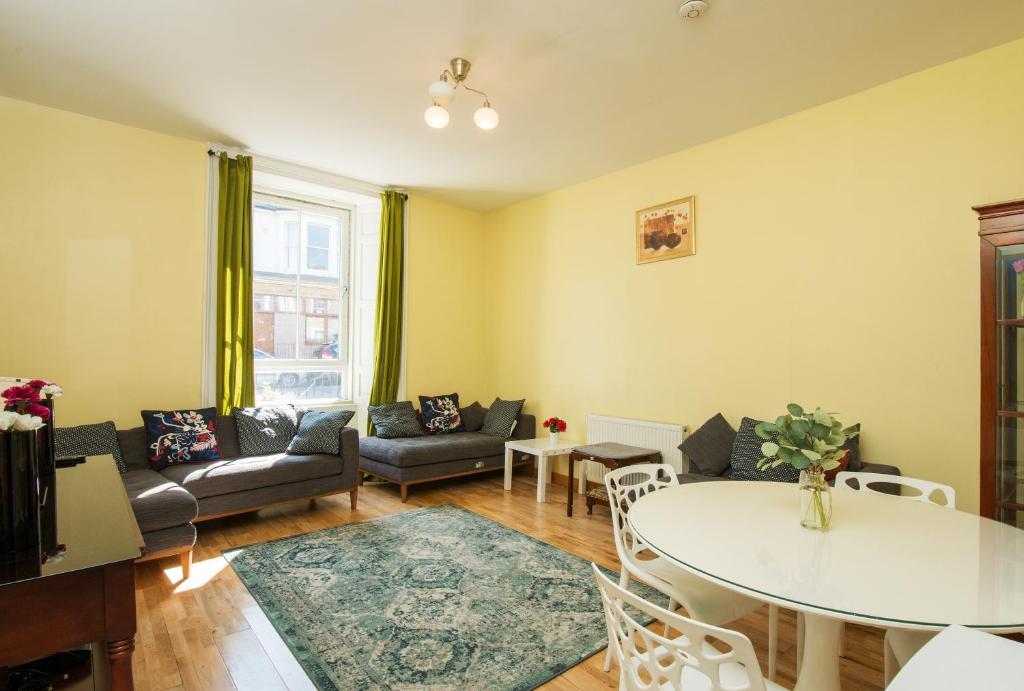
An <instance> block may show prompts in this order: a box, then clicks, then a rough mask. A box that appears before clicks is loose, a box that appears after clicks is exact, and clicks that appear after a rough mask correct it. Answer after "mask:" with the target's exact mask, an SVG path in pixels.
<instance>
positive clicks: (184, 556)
mask: <svg viewBox="0 0 1024 691" xmlns="http://www.w3.org/2000/svg"><path fill="white" fill-rule="evenodd" d="M191 573H192V550H189V551H187V552H182V553H181V580H183V581H184V580H187V579H188V577H189V575H191Z"/></svg>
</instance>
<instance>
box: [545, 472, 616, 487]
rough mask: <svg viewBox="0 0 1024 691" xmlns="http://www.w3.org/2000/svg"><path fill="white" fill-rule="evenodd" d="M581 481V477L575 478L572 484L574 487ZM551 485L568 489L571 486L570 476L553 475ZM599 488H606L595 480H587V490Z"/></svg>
mask: <svg viewBox="0 0 1024 691" xmlns="http://www.w3.org/2000/svg"><path fill="white" fill-rule="evenodd" d="M579 481H580V480H579V477H574V478H573V479H572V483H573V484H574V485H575V484H576V483H577V482H579ZM551 484H552V485H558V486H560V487H568V486H569V476H568V475H562V474H561V473H551ZM597 487H604V483H601V482H594V481H593V480H587V489H588V490H590V489H595V488H597Z"/></svg>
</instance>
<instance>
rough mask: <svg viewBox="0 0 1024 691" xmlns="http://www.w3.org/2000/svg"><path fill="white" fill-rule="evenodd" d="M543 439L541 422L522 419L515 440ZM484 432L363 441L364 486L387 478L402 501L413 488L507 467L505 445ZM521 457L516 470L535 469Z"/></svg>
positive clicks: (371, 438) (361, 448) (523, 417)
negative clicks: (369, 480) (372, 477)
mask: <svg viewBox="0 0 1024 691" xmlns="http://www.w3.org/2000/svg"><path fill="white" fill-rule="evenodd" d="M536 436H537V419H536V418H535V417H534V416H533V415H526V414H524V413H520V414H519V417H518V418H516V425H515V429H513V431H512V436H511V437H510V438H511V439H533V438H534V437H536ZM506 441H508V440H507V439H505V438H503V437H495V436H491V435H487V434H483V433H481V432H455V433H452V434H438V435H424V436H419V437H405V438H399V439H382V438H380V437H363V438H362V439H360V440H359V470H360V473H359V474H360V478H359V482H360V483H362V476H363V474H364V473H370V474H373V475H376V476H378V477H382V478H384V479H385V480H387V481H389V482H393V483H395V484H397V485H399V486H400V487H401V496H402V501H406V500H407V499H408V498H409V485H415V484H419V483H421V482H430V481H431V480H443V479H447V478H452V477H460V476H462V475H473V474H475V473H485V472H487V471H489V470H497V469H499V468H504V467H505V442H506ZM531 462H532V459H531V458H530V457H529V456H527V455H525V454H516V458H515V460H514V461H513V465H517V466H518V465H524V464H526V463H531Z"/></svg>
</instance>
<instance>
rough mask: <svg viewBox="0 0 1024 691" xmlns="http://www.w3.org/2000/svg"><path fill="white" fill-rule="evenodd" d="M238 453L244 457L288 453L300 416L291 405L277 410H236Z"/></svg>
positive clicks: (233, 410) (275, 408) (233, 412)
mask: <svg viewBox="0 0 1024 691" xmlns="http://www.w3.org/2000/svg"><path fill="white" fill-rule="evenodd" d="M231 414H232V416H234V418H235V427H237V428H238V449H239V451H241V452H242V455H243V456H268V455H270V454H274V453H281V452H283V451H286V450H287V449H288V445H289V444H290V443H291V441H292V438H293V437H294V436H295V432H296V430H297V429H298V428H299V416H298V414H297V413H296V412H295V408H293V407H291V406H290V405H285V406H277V407H273V408H234V409H232V411H231Z"/></svg>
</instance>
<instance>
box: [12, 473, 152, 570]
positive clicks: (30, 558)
mask: <svg viewBox="0 0 1024 691" xmlns="http://www.w3.org/2000/svg"><path fill="white" fill-rule="evenodd" d="M139 540H140V537H139V533H138V531H137V528H136V526H135V519H134V515H133V513H132V508H131V504H130V503H129V502H128V497H127V495H126V494H125V491H124V485H123V484H122V482H121V477H120V475H119V474H118V472H117V466H116V465H115V464H114V459H113V458H112V457H110V456H91V457H89V458H88V459H87V460H86V461H85V462H84V463H80V464H78V465H76V466H73V467H70V468H60V469H58V470H57V542H59V543H62V544H64V545H65V546H66V550H65V551H64V552H63V553H62V554H58V555H57V556H53V557H49V558H47V559H46V560H45V562H43V561H42V560H41V559H40V557H39V552H38V550H36V551H35V552H31V553H27V554H26V553H22V554H0V587H3V586H5V585H8V584H10V583H17V582H20V581H25V580H29V579H32V578H40V577H44V576H53V575H57V574H61V573H68V572H71V571H79V570H82V569H91V568H95V567H98V566H105V565H107V564H114V563H117V562H120V561H127V560H129V559H135V558H136V557H138V556H139V555H140V553H141V550H140V543H139Z"/></svg>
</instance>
